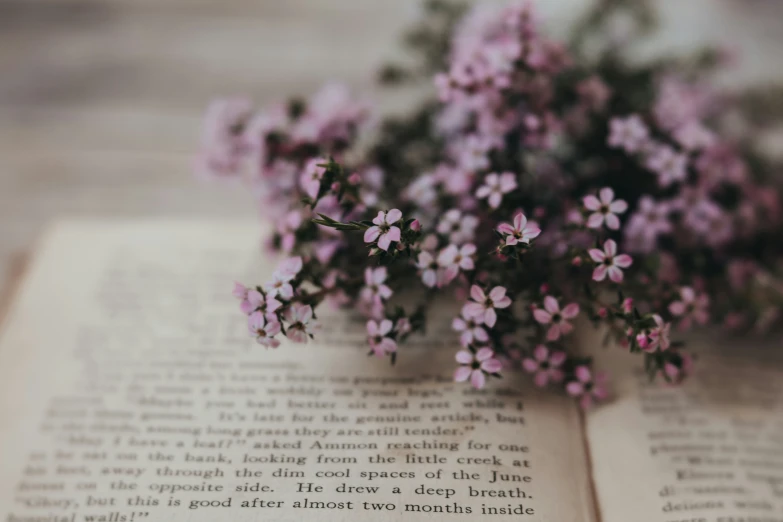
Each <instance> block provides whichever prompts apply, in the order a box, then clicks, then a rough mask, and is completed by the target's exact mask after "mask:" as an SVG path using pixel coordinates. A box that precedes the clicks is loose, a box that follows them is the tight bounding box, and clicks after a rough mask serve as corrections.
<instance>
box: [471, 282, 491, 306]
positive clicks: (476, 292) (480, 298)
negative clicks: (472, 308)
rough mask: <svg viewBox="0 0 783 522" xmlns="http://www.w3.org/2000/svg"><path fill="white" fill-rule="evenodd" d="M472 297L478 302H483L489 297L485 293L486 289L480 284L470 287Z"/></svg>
mask: <svg viewBox="0 0 783 522" xmlns="http://www.w3.org/2000/svg"><path fill="white" fill-rule="evenodd" d="M470 297H471V299H473V300H474V301H476V302H477V303H483V302H484V301H485V300H486V299H487V296H485V295H484V291H483V290H482V289H481V287H480V286H478V285H473V286H471V287H470Z"/></svg>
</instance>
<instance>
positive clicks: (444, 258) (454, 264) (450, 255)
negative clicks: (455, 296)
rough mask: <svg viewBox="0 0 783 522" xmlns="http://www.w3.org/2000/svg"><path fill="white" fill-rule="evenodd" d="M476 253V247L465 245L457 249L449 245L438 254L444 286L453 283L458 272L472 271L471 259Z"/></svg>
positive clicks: (470, 244) (471, 244)
mask: <svg viewBox="0 0 783 522" xmlns="http://www.w3.org/2000/svg"><path fill="white" fill-rule="evenodd" d="M475 253H476V245H474V244H473V243H467V244H465V245H462V246H461V247H458V246H457V245H449V246H447V247H446V248H444V249H443V250H441V252H440V254H438V265H440V266H441V267H443V268H444V269H445V273H444V284H448V283H449V282H451V281H453V280H454V278H455V277H457V275H458V274H459V271H460V270H473V268H475V265H474V264H473V258H472V257H471V256H473V255H475Z"/></svg>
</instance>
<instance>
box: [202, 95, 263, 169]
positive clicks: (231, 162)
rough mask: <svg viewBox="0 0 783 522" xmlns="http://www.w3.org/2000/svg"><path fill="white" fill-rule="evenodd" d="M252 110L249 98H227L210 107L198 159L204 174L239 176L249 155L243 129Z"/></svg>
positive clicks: (205, 120)
mask: <svg viewBox="0 0 783 522" xmlns="http://www.w3.org/2000/svg"><path fill="white" fill-rule="evenodd" d="M252 108H253V106H252V103H251V102H250V100H248V99H246V98H224V99H219V100H215V101H213V102H212V103H211V104H210V105H209V107H208V108H207V114H206V116H205V118H204V129H203V131H202V137H201V153H200V155H199V158H198V164H199V167H200V168H201V170H202V172H204V173H206V174H209V175H212V176H218V177H226V176H235V175H238V174H239V170H240V167H241V164H242V163H241V161H242V159H243V158H244V156H245V153H246V152H247V147H246V146H245V143H244V140H243V139H242V128H243V127H244V125H245V124H246V123H247V121H248V119H249V118H250V115H251V111H252Z"/></svg>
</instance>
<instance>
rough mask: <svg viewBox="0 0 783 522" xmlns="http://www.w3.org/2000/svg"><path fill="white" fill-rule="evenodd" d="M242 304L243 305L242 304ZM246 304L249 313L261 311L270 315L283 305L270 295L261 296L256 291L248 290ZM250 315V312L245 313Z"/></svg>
mask: <svg viewBox="0 0 783 522" xmlns="http://www.w3.org/2000/svg"><path fill="white" fill-rule="evenodd" d="M243 304H244V303H243ZM247 304H248V306H249V309H250V311H256V310H258V311H261V312H264V314H267V315H268V314H270V313H273V312H275V311H276V310H277V309H278V308H280V307H281V306H283V304H282V303H281V302H280V301H278V300H277V299H275V298H274V296H272V295H263V294H262V293H261V292H259V291H258V290H249V291H248V292H247ZM246 313H250V312H246Z"/></svg>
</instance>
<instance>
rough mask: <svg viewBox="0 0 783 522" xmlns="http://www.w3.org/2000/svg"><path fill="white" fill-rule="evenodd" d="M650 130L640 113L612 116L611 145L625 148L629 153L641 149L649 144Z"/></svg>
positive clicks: (609, 141) (610, 127) (609, 142)
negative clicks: (623, 116) (622, 116)
mask: <svg viewBox="0 0 783 522" xmlns="http://www.w3.org/2000/svg"><path fill="white" fill-rule="evenodd" d="M648 139H649V131H648V130H647V126H646V125H645V124H644V122H643V121H642V118H641V117H639V115H638V114H632V115H630V116H628V117H627V118H612V120H611V121H610V122H609V140H608V144H609V146H610V147H616V148H621V149H624V150H625V151H626V152H628V153H634V152H639V151H641V150H642V149H643V148H644V146H645V145H646V144H647V141H648Z"/></svg>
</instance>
